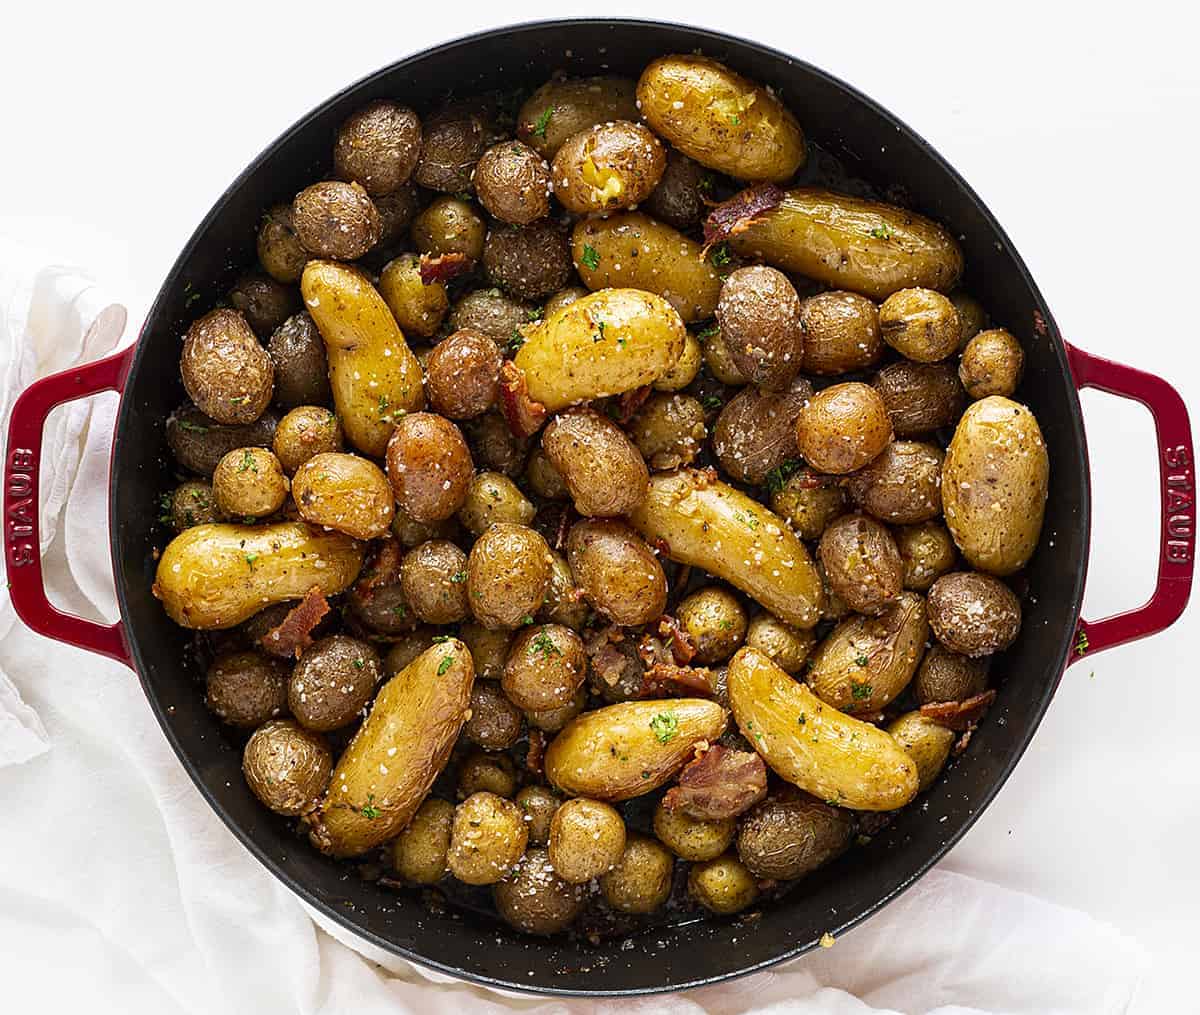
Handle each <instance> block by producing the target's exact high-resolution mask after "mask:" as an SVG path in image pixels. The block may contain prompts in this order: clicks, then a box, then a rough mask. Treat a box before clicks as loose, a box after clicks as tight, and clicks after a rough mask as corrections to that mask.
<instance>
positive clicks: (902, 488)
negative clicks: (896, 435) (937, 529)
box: [846, 441, 944, 525]
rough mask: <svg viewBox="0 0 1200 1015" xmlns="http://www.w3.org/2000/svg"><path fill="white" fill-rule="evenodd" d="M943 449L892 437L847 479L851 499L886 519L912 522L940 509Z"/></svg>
mask: <svg viewBox="0 0 1200 1015" xmlns="http://www.w3.org/2000/svg"><path fill="white" fill-rule="evenodd" d="M943 457H944V455H943V454H942V449H941V448H939V447H936V446H935V445H933V444H922V443H920V442H918V441H892V442H891V443H890V444H889V445H888V446H887V447H886V448H884V449H883V450H882V451H881V452H880V453H879V454H878V455H877V456H876V457H875V459H874V461H872V462H871V463H870V464H869V465H865V466H863V468H861V469H859V470H858V471H857V472H852V473H851V474H850V475H849V476H848V477H847V479H846V489H847V490H848V491H849V493H850V497H851V499H853V501H854V503H855V504H857V505H858V506H859V507H860V508H862V510H864V511H866V512H868V513H869V514H872V515H874V516H875V517H876V518H879V519H880V520H882V521H885V522H891V523H892V524H896V525H915V524H916V523H917V522H926V521H929V519H931V518H936V517H937V516H938V515H940V514H941V513H942V459H943Z"/></svg>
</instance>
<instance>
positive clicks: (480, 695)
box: [463, 680, 524, 803]
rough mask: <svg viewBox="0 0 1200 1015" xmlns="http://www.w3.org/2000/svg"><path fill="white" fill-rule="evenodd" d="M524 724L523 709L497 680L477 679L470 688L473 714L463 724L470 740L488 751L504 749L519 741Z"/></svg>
mask: <svg viewBox="0 0 1200 1015" xmlns="http://www.w3.org/2000/svg"><path fill="white" fill-rule="evenodd" d="M523 725H524V723H523V721H522V717H521V711H520V709H518V708H517V706H516V705H514V704H513V703H512V702H511V701H509V699H508V698H507V697H506V696H505V695H504V694H501V693H500V689H499V688H497V687H496V685H495V684H493V683H491V682H490V681H486V680H477V681H476V682H475V686H474V687H473V688H471V718H470V719H468V720H467V724H466V725H465V726H464V727H463V736H464V737H465V738H466V739H467V740H469V741H470V742H471V743H473V744H475V745H477V746H478V747H482V748H483V749H484V750H485V751H503V750H505V749H507V748H509V747H512V745H513V744H515V743H516V742H517V740H518V739H519V738H520V736H521V728H522V726H523ZM519 802H520V800H519V799H518V803H519Z"/></svg>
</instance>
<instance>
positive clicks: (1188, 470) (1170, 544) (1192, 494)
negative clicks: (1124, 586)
mask: <svg viewBox="0 0 1200 1015" xmlns="http://www.w3.org/2000/svg"><path fill="white" fill-rule="evenodd" d="M1163 466H1164V468H1163V485H1164V491H1163V492H1164V494H1165V496H1164V498H1163V511H1164V515H1163V525H1164V526H1165V528H1166V536H1165V538H1164V539H1163V553H1164V556H1165V557H1166V559H1167V560H1168V561H1169V562H1170V563H1172V564H1190V563H1191V561H1192V558H1193V557H1194V555H1195V542H1196V489H1195V482H1194V480H1195V475H1194V471H1193V467H1192V458H1191V455H1190V454H1189V453H1188V449H1187V447H1186V446H1184V445H1182V444H1179V445H1176V446H1175V447H1171V448H1163Z"/></svg>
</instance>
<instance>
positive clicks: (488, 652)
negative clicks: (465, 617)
mask: <svg viewBox="0 0 1200 1015" xmlns="http://www.w3.org/2000/svg"><path fill="white" fill-rule="evenodd" d="M459 637H460V638H462V640H463V641H464V642H465V643H466V645H467V647H468V648H469V649H470V650H471V658H472V659H473V660H474V661H475V675H476V676H477V677H479V678H480V679H481V680H499V679H500V676H501V674H503V673H504V664H505V662H506V661H507V660H508V648H509V646H510V645H511V644H512V640H513V632H512V631H511V630H509V629H507V628H487V627H484V626H483V625H482V624H475V623H469V624H463V625H462V628H461V629H460V630H459Z"/></svg>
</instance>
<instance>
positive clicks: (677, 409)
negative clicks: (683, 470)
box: [629, 393, 790, 470]
mask: <svg viewBox="0 0 1200 1015" xmlns="http://www.w3.org/2000/svg"><path fill="white" fill-rule="evenodd" d="M629 434H630V436H631V437H632V438H633V442H634V444H636V445H637V449H638V451H639V452H641V455H642V457H643V458H644V459H645V461H646V463H647V464H648V465H649V466H650V468H652V469H660V470H661V469H678V468H679V467H680V466H681V465H691V464H692V462H693V461H695V459H696V456H697V455H698V454H699V453H700V449H701V447H702V446H703V444H704V439H705V437H707V436H708V429H707V427H706V426H705V421H704V406H702V405H701V404H700V402H699V401H698V400H697V399H695V398H693V397H692V396H691V395H680V394H666V393H663V394H656V395H651V396H650V398H649V399H647V401H646V403H645V404H644V405H643V406H642V407H641V408H640V409H639V410H638V411H637V413H636V414H635V415H634V417H633V419H631V420H630V421H629ZM789 436H790V435H789Z"/></svg>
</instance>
